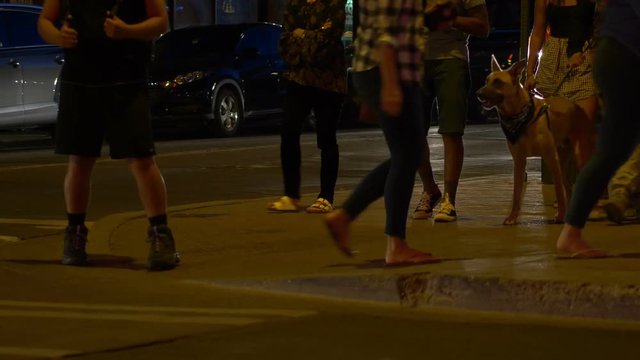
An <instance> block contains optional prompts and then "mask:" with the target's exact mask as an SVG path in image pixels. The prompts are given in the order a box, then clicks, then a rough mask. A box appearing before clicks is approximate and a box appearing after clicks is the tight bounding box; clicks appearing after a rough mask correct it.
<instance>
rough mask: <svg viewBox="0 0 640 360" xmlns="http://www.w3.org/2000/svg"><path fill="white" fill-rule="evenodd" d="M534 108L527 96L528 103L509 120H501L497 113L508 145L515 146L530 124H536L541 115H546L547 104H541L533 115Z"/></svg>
mask: <svg viewBox="0 0 640 360" xmlns="http://www.w3.org/2000/svg"><path fill="white" fill-rule="evenodd" d="M535 108H536V107H535V106H534V104H533V97H531V96H529V103H528V104H527V105H526V106H525V107H524V108H523V109H522V112H521V113H520V114H518V115H516V116H513V117H509V118H503V117H502V116H500V114H499V113H498V119H500V127H501V128H502V132H503V133H504V135H505V136H506V137H507V140H509V142H510V143H512V144H515V143H516V142H518V139H520V137H521V136H522V134H524V132H525V131H527V129H528V128H529V126H530V125H531V124H533V123H534V122H536V120H538V119H539V118H540V117H541V116H542V115H545V114H547V111H548V110H549V104H547V103H544V104H542V106H541V107H540V110H538V113H537V114H534V113H535ZM547 126H550V124H549V121H547Z"/></svg>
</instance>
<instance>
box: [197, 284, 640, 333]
mask: <svg viewBox="0 0 640 360" xmlns="http://www.w3.org/2000/svg"><path fill="white" fill-rule="evenodd" d="M191 282H196V283H205V284H208V285H211V286H218V287H224V288H241V289H246V290H259V291H269V292H279V293H287V294H297V295H310V296H319V297H328V298H338V299H348V300H359V301H372V302H385V303H398V304H402V305H405V306H408V307H414V308H420V307H432V308H443V307H444V308H460V309H465V310H479V311H497V312H512V313H528V314H544V315H556V316H565V317H581V318H598V319H606V320H627V321H630V320H633V321H640V286H637V285H610V284H597V283H588V282H581V283H578V282H568V281H556V280H524V279H517V280H514V279H500V278H498V277H476V276H465V275H452V274H436V273H429V272H420V273H412V274H389V275H360V276H327V277H311V278H296V279H281V280H265V281H259V280H257V281H206V280H202V281H200V280H197V281H191Z"/></svg>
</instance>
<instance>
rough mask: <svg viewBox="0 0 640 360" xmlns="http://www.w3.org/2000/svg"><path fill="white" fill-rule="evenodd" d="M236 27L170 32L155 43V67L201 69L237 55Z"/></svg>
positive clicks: (238, 33) (239, 31) (237, 38)
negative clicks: (225, 57) (231, 55)
mask: <svg viewBox="0 0 640 360" xmlns="http://www.w3.org/2000/svg"><path fill="white" fill-rule="evenodd" d="M241 32H242V31H241V30H240V29H239V28H237V27H198V28H188V29H180V30H175V31H172V32H169V33H167V34H166V35H164V36H162V37H160V39H158V40H157V41H156V43H155V49H154V59H153V62H154V66H155V67H157V68H164V69H176V68H183V67H189V68H192V67H200V66H204V65H207V64H211V63H212V62H215V61H219V60H220V59H222V58H223V57H224V56H225V55H226V56H229V55H230V54H233V53H234V52H235V49H236V46H237V44H238V40H239V38H240V34H241Z"/></svg>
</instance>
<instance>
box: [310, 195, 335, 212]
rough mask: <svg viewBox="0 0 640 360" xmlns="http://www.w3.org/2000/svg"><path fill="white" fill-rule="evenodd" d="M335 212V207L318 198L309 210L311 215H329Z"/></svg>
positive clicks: (327, 201)
mask: <svg viewBox="0 0 640 360" xmlns="http://www.w3.org/2000/svg"><path fill="white" fill-rule="evenodd" d="M332 211H333V205H331V203H330V202H329V200H327V199H323V198H317V199H316V201H315V202H314V203H313V204H311V206H309V207H308V208H307V212H308V213H309V214H327V213H330V212H332Z"/></svg>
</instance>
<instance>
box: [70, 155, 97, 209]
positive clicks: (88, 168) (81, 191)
mask: <svg viewBox="0 0 640 360" xmlns="http://www.w3.org/2000/svg"><path fill="white" fill-rule="evenodd" d="M95 163H96V158H94V157H86V156H76V155H71V156H69V163H68V165H67V174H66V176H65V178H64V199H65V204H66V209H67V213H69V214H82V213H86V212H87V208H88V207H89V199H90V198H91V174H92V172H93V168H94V165H95Z"/></svg>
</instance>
